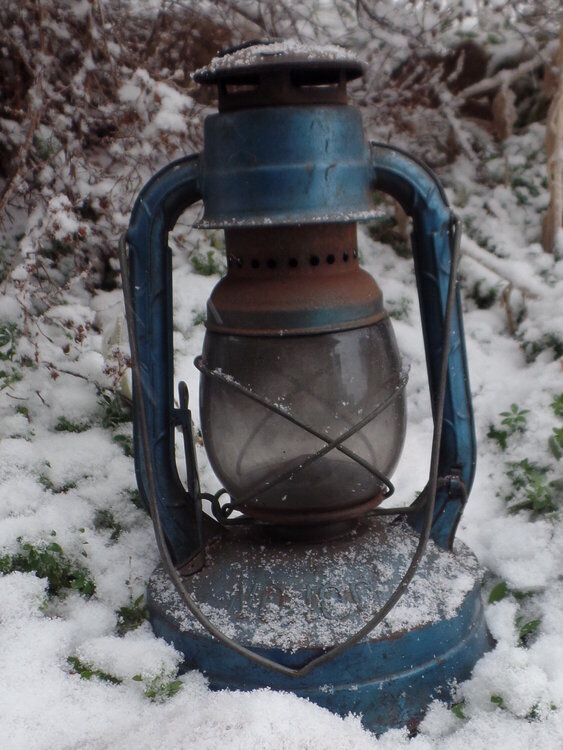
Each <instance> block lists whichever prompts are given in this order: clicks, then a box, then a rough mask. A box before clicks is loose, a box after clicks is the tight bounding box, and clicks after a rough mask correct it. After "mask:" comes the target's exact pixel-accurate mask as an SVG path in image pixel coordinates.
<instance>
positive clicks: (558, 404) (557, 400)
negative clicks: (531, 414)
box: [551, 393, 563, 419]
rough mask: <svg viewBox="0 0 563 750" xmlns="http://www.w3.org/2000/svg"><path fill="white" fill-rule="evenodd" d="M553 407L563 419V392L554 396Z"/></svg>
mask: <svg viewBox="0 0 563 750" xmlns="http://www.w3.org/2000/svg"><path fill="white" fill-rule="evenodd" d="M551 408H552V409H553V413H554V414H555V416H556V417H560V418H561V419H563V393H560V394H559V395H557V396H554V397H553V401H552V402H551Z"/></svg>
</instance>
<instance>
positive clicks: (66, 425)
mask: <svg viewBox="0 0 563 750" xmlns="http://www.w3.org/2000/svg"><path fill="white" fill-rule="evenodd" d="M89 429H90V425H89V424H88V423H87V422H72V421H71V420H70V419H67V418H66V417H59V421H58V422H57V424H56V425H55V431H56V432H86V430H89Z"/></svg>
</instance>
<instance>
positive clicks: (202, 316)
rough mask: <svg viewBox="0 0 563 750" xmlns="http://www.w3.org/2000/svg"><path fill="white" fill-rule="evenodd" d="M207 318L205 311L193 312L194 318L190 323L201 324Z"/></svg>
mask: <svg viewBox="0 0 563 750" xmlns="http://www.w3.org/2000/svg"><path fill="white" fill-rule="evenodd" d="M206 320H207V313H205V312H198V313H195V315H194V319H193V321H192V324H193V325H194V326H202V325H204V323H205V321H206Z"/></svg>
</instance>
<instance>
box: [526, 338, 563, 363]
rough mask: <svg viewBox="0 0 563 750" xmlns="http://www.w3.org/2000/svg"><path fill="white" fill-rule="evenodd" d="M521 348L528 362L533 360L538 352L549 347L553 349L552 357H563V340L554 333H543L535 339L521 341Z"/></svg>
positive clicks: (537, 355)
mask: <svg viewBox="0 0 563 750" xmlns="http://www.w3.org/2000/svg"><path fill="white" fill-rule="evenodd" d="M522 349H523V350H524V356H525V358H526V362H527V363H528V364H530V363H531V362H535V361H536V359H537V358H538V357H539V355H540V354H542V353H543V352H545V351H548V350H550V349H551V350H553V359H559V357H563V340H562V339H560V338H559V336H557V334H555V333H545V334H544V335H543V336H541V337H540V338H539V339H536V340H535V341H523V342H522Z"/></svg>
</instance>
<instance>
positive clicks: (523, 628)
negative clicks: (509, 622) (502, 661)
mask: <svg viewBox="0 0 563 750" xmlns="http://www.w3.org/2000/svg"><path fill="white" fill-rule="evenodd" d="M516 625H517V626H518V627H519V628H520V629H519V631H518V640H519V641H520V645H521V646H526V645H528V641H529V639H530V636H531V635H532V634H533V633H535V632H536V630H537V629H538V628H539V626H540V625H541V620H540V619H537V620H530V621H529V622H526V623H524V625H520V620H517V621H516Z"/></svg>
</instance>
